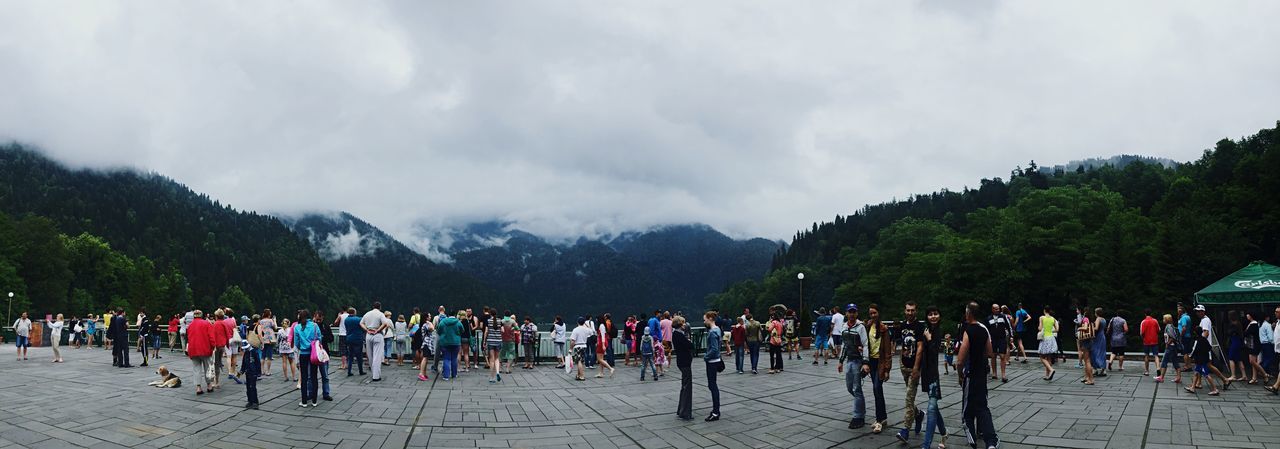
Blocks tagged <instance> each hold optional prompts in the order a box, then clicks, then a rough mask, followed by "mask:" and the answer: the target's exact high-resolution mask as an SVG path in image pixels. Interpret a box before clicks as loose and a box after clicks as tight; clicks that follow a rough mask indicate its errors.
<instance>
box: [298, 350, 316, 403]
mask: <svg viewBox="0 0 1280 449" xmlns="http://www.w3.org/2000/svg"><path fill="white" fill-rule="evenodd" d="M319 368H320V366H319V365H316V364H312V363H311V354H301V353H299V354H298V372H300V373H302V380H301V382H302V402H308V401H310V402H315V401H316V390H318V388H317V387H319V385H317V384H316V378H317V375H318V374H319Z"/></svg>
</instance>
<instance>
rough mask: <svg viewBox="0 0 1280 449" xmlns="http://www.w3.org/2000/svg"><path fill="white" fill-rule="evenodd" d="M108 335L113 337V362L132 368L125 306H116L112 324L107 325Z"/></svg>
mask: <svg viewBox="0 0 1280 449" xmlns="http://www.w3.org/2000/svg"><path fill="white" fill-rule="evenodd" d="M107 336H108V337H110V338H111V364H112V365H113V366H118V367H120V368H132V367H133V365H130V364H129V323H128V321H127V320H125V318H124V308H121V307H116V313H115V314H114V315H112V316H111V324H110V325H108V326H107Z"/></svg>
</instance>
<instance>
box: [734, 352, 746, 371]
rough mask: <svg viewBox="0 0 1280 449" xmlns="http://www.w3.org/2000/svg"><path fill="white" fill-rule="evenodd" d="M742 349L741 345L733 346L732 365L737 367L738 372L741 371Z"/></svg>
mask: <svg viewBox="0 0 1280 449" xmlns="http://www.w3.org/2000/svg"><path fill="white" fill-rule="evenodd" d="M743 349H744V348H743V347H742V346H734V347H733V366H735V367H737V368H738V372H739V373H741V372H742V361H743V354H742V351H743Z"/></svg>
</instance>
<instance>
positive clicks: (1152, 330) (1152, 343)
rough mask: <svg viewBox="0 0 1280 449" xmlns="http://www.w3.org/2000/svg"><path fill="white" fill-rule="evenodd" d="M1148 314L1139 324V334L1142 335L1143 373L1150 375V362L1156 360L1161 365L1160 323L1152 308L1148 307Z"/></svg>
mask: <svg viewBox="0 0 1280 449" xmlns="http://www.w3.org/2000/svg"><path fill="white" fill-rule="evenodd" d="M1146 315H1147V316H1146V318H1143V319H1142V324H1141V325H1139V326H1138V335H1140V336H1142V375H1143V376H1150V375H1151V367H1150V364H1151V363H1152V362H1155V364H1156V366H1157V367H1159V366H1160V358H1159V352H1160V323H1158V322H1156V319H1155V318H1154V317H1152V316H1151V309H1147V312H1146Z"/></svg>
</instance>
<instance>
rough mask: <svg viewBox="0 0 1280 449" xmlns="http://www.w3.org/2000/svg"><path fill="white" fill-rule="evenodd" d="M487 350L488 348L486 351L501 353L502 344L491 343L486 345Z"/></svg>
mask: <svg viewBox="0 0 1280 449" xmlns="http://www.w3.org/2000/svg"><path fill="white" fill-rule="evenodd" d="M485 348H486V349H488V350H490V351H501V350H502V342H490V343H488V344H486V345H485Z"/></svg>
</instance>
